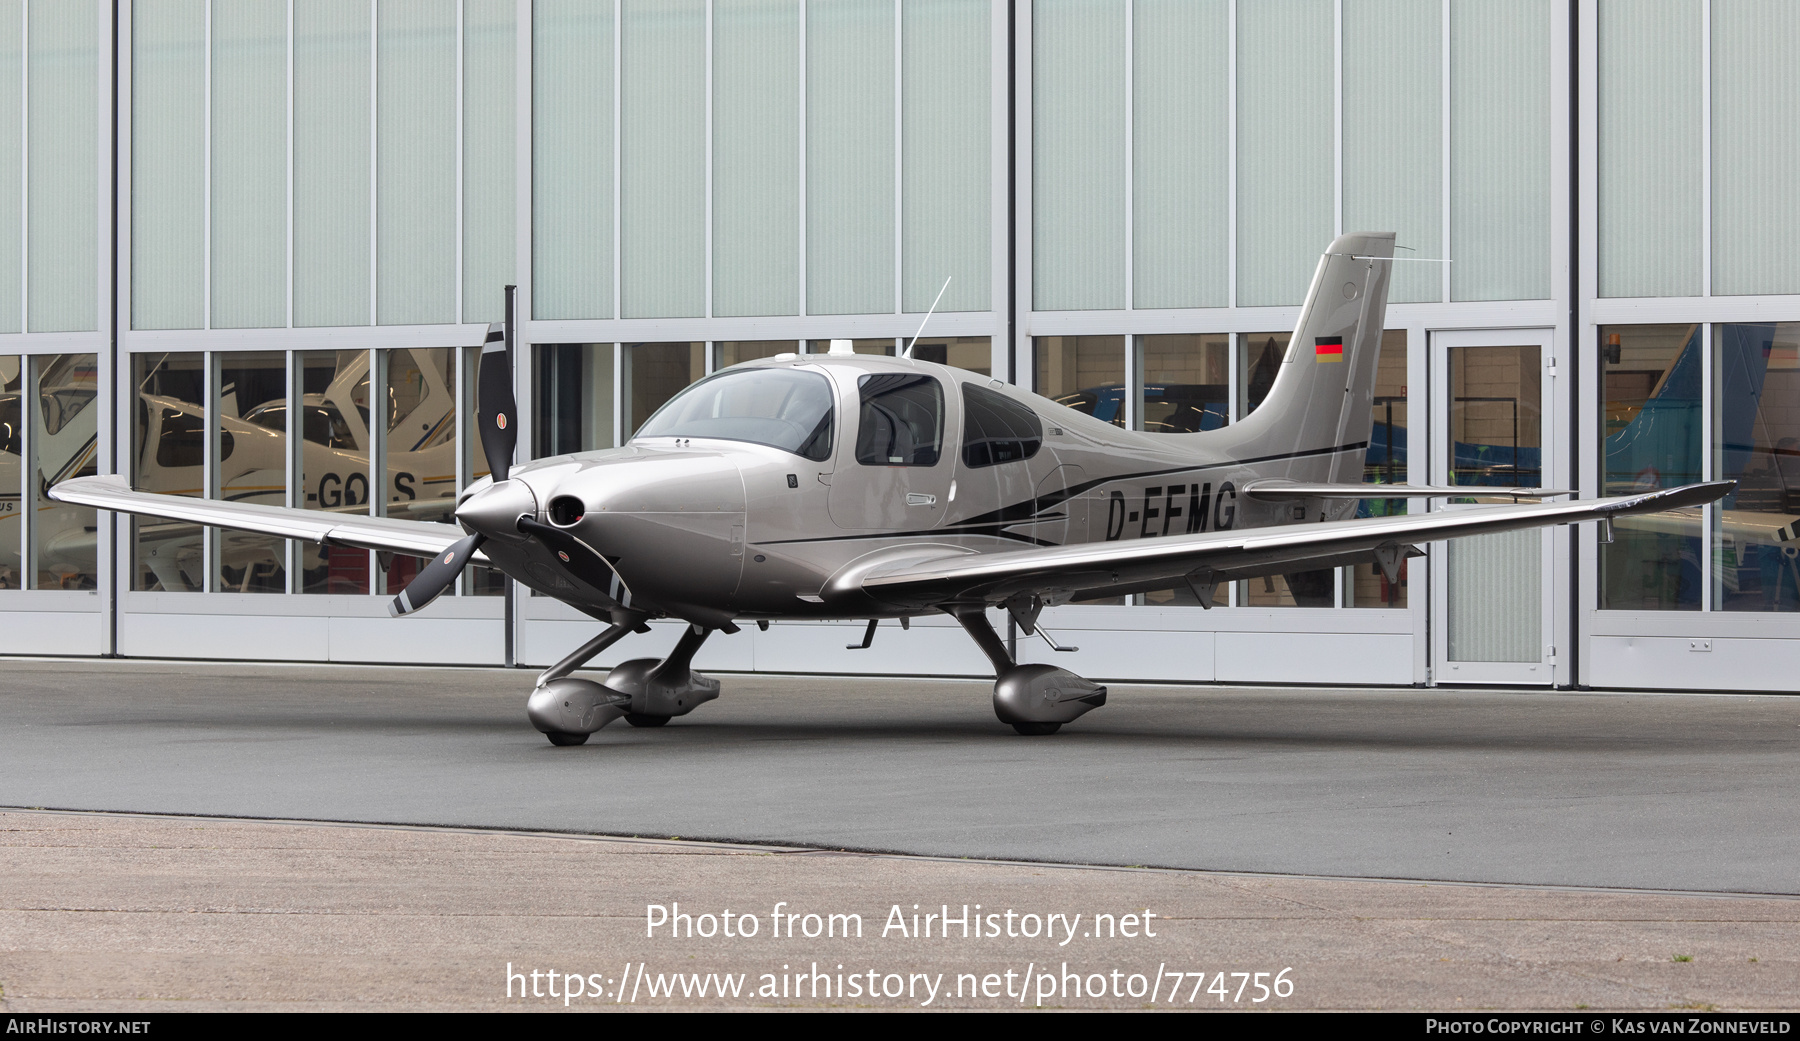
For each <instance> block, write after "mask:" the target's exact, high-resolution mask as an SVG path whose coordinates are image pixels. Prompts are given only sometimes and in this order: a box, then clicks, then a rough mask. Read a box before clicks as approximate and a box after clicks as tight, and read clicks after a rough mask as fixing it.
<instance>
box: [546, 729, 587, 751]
mask: <svg viewBox="0 0 1800 1041" xmlns="http://www.w3.org/2000/svg"><path fill="white" fill-rule="evenodd" d="M544 736H545V737H547V738H549V739H550V743H551V744H553V745H555V746H556V747H558V748H568V747H569V746H570V745H585V744H587V739H588V736H587V735H586V734H571V733H569V732H568V731H565V730H552V731H550V732H549V733H548V734H545V735H544Z"/></svg>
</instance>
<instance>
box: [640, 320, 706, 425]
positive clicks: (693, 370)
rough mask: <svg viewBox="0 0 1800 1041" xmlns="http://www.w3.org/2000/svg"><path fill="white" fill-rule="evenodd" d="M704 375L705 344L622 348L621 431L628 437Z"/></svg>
mask: <svg viewBox="0 0 1800 1041" xmlns="http://www.w3.org/2000/svg"><path fill="white" fill-rule="evenodd" d="M704 375H706V345H705V344H704V343H633V344H627V345H626V347H625V402H626V407H627V408H628V409H629V411H628V412H626V414H625V423H624V429H625V431H626V436H627V437H629V436H630V435H631V434H632V433H635V432H636V431H637V428H638V427H641V426H643V425H644V420H646V419H649V418H650V416H651V415H652V414H653V413H655V411H656V410H657V409H659V408H661V407H662V406H663V403H664V402H666V401H668V400H669V399H670V398H672V397H674V396H675V394H676V393H677V392H678V391H680V390H681V388H683V387H685V386H687V385H688V384H690V383H692V382H694V381H695V380H697V379H699V378H700V377H702V376H704Z"/></svg>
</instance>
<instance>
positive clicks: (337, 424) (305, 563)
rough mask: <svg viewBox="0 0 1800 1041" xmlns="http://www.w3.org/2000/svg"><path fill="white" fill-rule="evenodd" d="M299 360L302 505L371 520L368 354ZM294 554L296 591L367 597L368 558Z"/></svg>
mask: <svg viewBox="0 0 1800 1041" xmlns="http://www.w3.org/2000/svg"><path fill="white" fill-rule="evenodd" d="M299 359H300V386H299V388H298V390H299V392H300V393H299V408H300V436H301V441H302V443H301V445H300V471H301V472H300V505H301V507H302V508H304V509H308V510H330V511H332V512H336V513H347V514H354V515H357V516H362V515H365V514H367V513H368V512H369V495H370V488H369V352H368V351H307V352H305V353H303V354H300V355H299ZM299 546H300V567H301V570H302V572H303V573H302V576H301V577H302V582H301V589H302V591H304V592H307V593H367V592H368V591H369V556H370V554H369V553H368V552H367V551H366V550H360V549H352V548H350V547H348V546H318V545H314V544H312V543H309V542H303V543H300V544H299Z"/></svg>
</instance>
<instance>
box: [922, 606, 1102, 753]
mask: <svg viewBox="0 0 1800 1041" xmlns="http://www.w3.org/2000/svg"><path fill="white" fill-rule="evenodd" d="M945 611H946V612H947V613H948V614H949V615H950V616H951V617H953V618H955V619H956V620H957V622H958V623H960V624H961V625H962V627H963V629H964V630H965V631H967V632H968V634H969V635H970V636H971V637H973V638H974V640H975V644H976V646H978V647H980V648H981V651H982V653H983V654H986V655H987V656H988V661H991V662H993V663H994V676H995V678H994V715H996V716H999V717H1000V722H1002V723H1011V724H1012V728H1013V729H1014V730H1017V731H1018V732H1019V733H1021V734H1025V735H1027V736H1033V737H1035V736H1040V735H1044V734H1054V733H1056V732H1057V731H1058V730H1060V729H1062V725H1063V724H1064V723H1067V722H1069V721H1070V720H1073V719H1075V718H1076V717H1077V716H1080V715H1081V714H1082V713H1084V712H1086V711H1088V710H1089V709H1095V708H1099V707H1100V706H1101V705H1104V704H1106V688H1105V687H1102V686H1101V685H1100V684H1098V683H1095V682H1093V681H1092V680H1087V679H1083V678H1082V677H1080V676H1077V675H1075V674H1074V673H1072V672H1070V671H1069V670H1067V669H1059V668H1057V667H1056V666H1054V665H1020V664H1018V663H1016V662H1014V661H1013V657H1012V655H1011V654H1009V653H1007V650H1006V644H1005V642H1004V641H1002V640H1001V639H1000V637H999V635H998V634H996V633H995V632H994V627H993V626H992V625H991V624H989V623H988V619H987V609H986V607H985V606H984V605H981V604H973V605H967V606H958V607H954V608H945Z"/></svg>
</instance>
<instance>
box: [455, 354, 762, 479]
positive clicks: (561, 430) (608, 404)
mask: <svg viewBox="0 0 1800 1041" xmlns="http://www.w3.org/2000/svg"><path fill="white" fill-rule="evenodd" d="M790 349H791V345H790ZM533 357H534V359H535V363H536V371H535V373H534V379H535V380H536V383H537V394H536V405H537V413H536V415H535V417H534V418H533V422H532V428H533V430H534V431H535V432H536V448H535V450H534V451H533V452H532V456H533V458H538V459H541V458H543V457H545V456H552V455H567V454H569V453H571V452H592V451H595V450H597V449H601V448H611V447H613V345H612V344H610V343H547V344H542V345H540V346H538V347H537V348H536V350H535V352H534V354H533ZM480 469H481V470H482V472H483V473H485V472H486V469H487V467H486V464H481V465H480ZM477 476H479V475H477Z"/></svg>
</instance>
